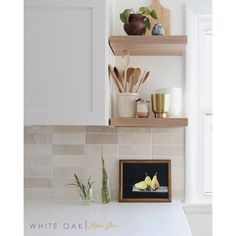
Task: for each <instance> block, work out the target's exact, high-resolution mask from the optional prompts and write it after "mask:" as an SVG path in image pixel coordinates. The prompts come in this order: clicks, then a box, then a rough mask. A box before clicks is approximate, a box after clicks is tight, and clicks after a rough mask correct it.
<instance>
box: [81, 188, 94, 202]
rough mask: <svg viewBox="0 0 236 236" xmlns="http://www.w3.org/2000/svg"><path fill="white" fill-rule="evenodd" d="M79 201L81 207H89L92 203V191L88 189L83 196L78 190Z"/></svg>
mask: <svg viewBox="0 0 236 236" xmlns="http://www.w3.org/2000/svg"><path fill="white" fill-rule="evenodd" d="M80 196H81V201H82V203H83V205H90V204H91V203H92V202H93V201H94V196H93V189H92V188H90V189H89V190H88V193H86V194H84V193H83V191H82V190H80Z"/></svg>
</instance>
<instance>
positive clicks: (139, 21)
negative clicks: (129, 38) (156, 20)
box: [124, 14, 146, 35]
mask: <svg viewBox="0 0 236 236" xmlns="http://www.w3.org/2000/svg"><path fill="white" fill-rule="evenodd" d="M145 18H146V17H145V16H143V15H141V14H130V16H129V24H124V30H125V32H126V33H127V34H128V35H143V34H145V32H146V23H145V21H144V20H145Z"/></svg>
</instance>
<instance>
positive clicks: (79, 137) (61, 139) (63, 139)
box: [53, 132, 85, 144]
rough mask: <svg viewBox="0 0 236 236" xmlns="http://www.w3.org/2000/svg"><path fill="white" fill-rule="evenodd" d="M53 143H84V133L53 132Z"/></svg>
mask: <svg viewBox="0 0 236 236" xmlns="http://www.w3.org/2000/svg"><path fill="white" fill-rule="evenodd" d="M53 144H85V133H82V132H81V133H74V132H73V133H69V132H68V133H67V132H62V133H54V134H53Z"/></svg>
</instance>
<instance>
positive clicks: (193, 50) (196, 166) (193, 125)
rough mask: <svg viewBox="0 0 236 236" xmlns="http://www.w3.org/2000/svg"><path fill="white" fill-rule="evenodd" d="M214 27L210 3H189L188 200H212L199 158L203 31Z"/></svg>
mask: <svg viewBox="0 0 236 236" xmlns="http://www.w3.org/2000/svg"><path fill="white" fill-rule="evenodd" d="M210 28H211V3H193V4H187V6H186V33H187V35H188V46H187V51H186V94H185V96H186V99H185V101H186V116H187V117H188V119H189V126H188V127H187V128H186V139H185V140H186V141H185V154H186V161H185V170H186V172H185V201H186V203H211V201H212V196H211V195H209V194H205V193H204V189H203V176H204V169H203V168H201V167H202V159H201V158H199V156H200V154H199V153H200V150H199V140H198V138H197V134H198V133H199V130H198V120H199V119H198V118H199V114H198V111H197V107H198V101H199V100H198V99H199V97H198V89H196V88H199V86H200V84H199V79H198V78H199V77H200V76H201V75H202V69H201V68H199V63H198V61H199V60H202V58H200V57H201V56H202V55H201V52H199V47H198V45H199V42H200V35H201V34H200V31H202V30H203V31H208V30H209V29H210Z"/></svg>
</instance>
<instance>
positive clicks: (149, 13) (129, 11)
mask: <svg viewBox="0 0 236 236" xmlns="http://www.w3.org/2000/svg"><path fill="white" fill-rule="evenodd" d="M131 14H141V15H143V16H145V20H144V21H145V23H146V27H147V28H148V29H149V30H150V28H151V22H150V19H149V18H148V17H147V16H151V17H152V18H153V19H157V13H156V11H155V10H154V9H153V10H151V9H149V8H148V7H140V8H139V9H138V11H134V9H133V8H132V9H125V10H124V11H123V12H122V13H121V14H120V19H121V21H122V22H123V23H124V24H129V16H130V15H131Z"/></svg>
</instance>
